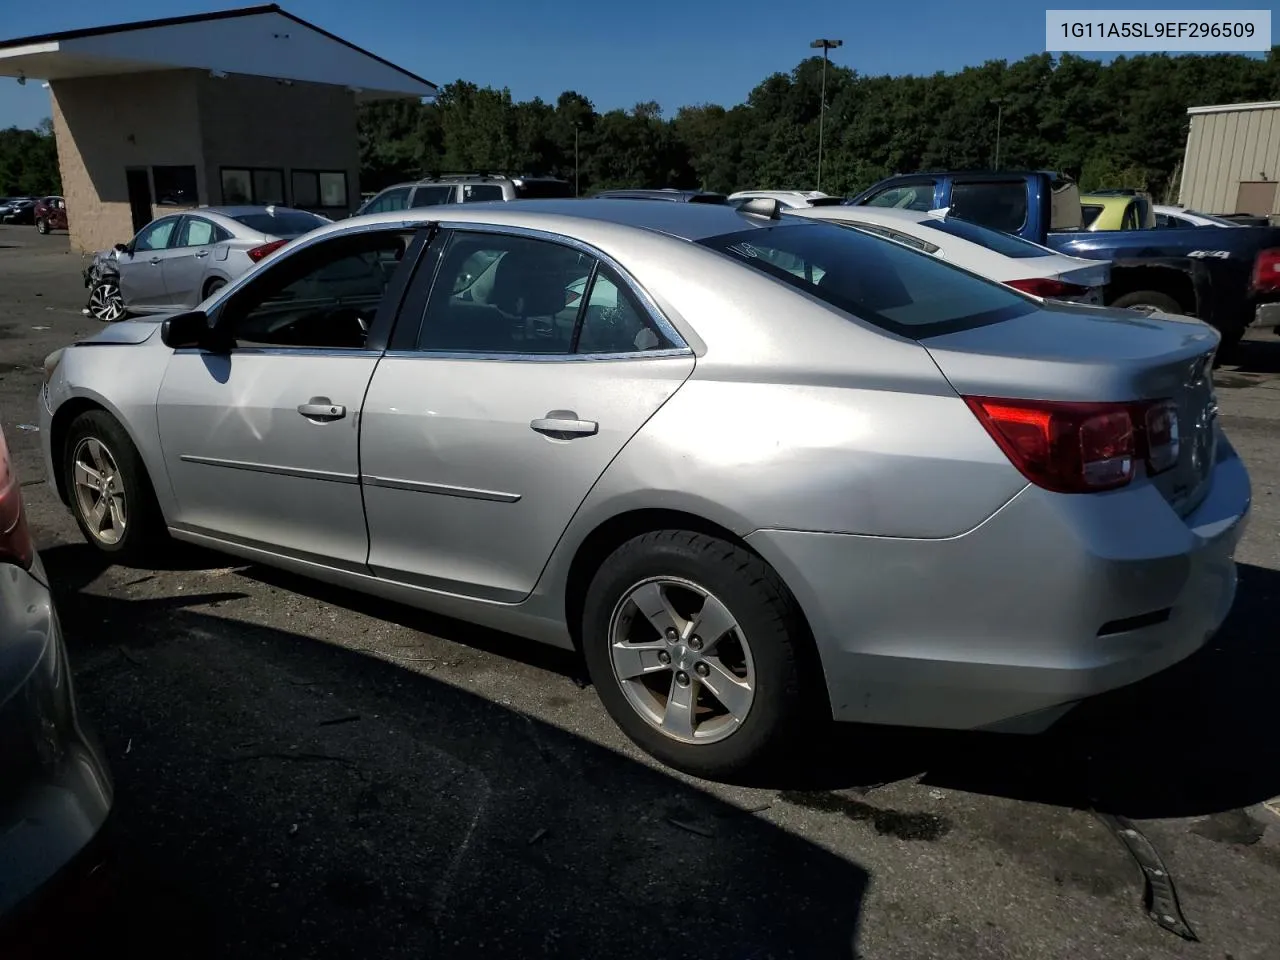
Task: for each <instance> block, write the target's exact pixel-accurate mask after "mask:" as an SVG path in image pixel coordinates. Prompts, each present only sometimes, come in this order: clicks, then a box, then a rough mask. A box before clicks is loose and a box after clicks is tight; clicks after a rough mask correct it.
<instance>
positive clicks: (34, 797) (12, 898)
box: [0, 568, 112, 929]
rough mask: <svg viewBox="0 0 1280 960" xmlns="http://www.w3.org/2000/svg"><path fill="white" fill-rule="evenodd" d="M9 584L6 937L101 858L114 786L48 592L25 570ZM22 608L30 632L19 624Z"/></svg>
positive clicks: (0, 815) (3, 754)
mask: <svg viewBox="0 0 1280 960" xmlns="http://www.w3.org/2000/svg"><path fill="white" fill-rule="evenodd" d="M37 574H40V571H39V570H38V569H37ZM0 579H2V580H3V581H4V582H3V583H2V584H0V592H3V594H4V596H3V600H4V601H5V605H6V607H7V608H8V612H6V614H5V615H4V616H3V617H0V620H2V621H3V628H4V629H3V632H2V633H0V666H2V669H0V696H4V695H6V694H7V699H5V700H4V702H3V703H2V704H0V771H3V779H0V927H3V928H6V929H8V928H10V926H11V924H12V923H14V922H17V921H18V919H19V918H20V916H22V915H25V914H27V913H28V912H29V910H30V908H31V906H32V904H33V903H34V902H36V901H38V900H39V899H40V898H41V895H42V894H43V892H44V891H45V888H46V886H47V885H48V884H50V882H51V881H53V880H54V879H55V878H57V877H59V876H62V875H65V871H66V869H67V868H68V867H69V866H71V865H75V864H77V863H80V862H82V858H83V856H84V851H86V850H91V849H92V848H91V844H92V843H93V841H94V839H95V837H97V836H98V834H99V832H100V830H101V828H102V826H103V824H104V823H105V822H106V819H107V816H108V813H109V812H110V810H111V805H112V785H111V779H110V776H109V774H108V772H107V767H106V763H105V762H104V760H103V758H102V755H101V753H100V751H99V749H98V747H97V745H96V743H95V742H94V741H93V739H92V738H91V737H90V736H89V734H88V733H87V732H86V731H85V729H84V727H83V725H82V724H81V722H80V719H79V717H78V716H77V713H76V705H75V697H74V692H73V690H72V683H71V673H70V669H69V666H68V663H67V656H66V650H65V647H64V644H63V640H62V634H61V630H60V628H59V625H58V618H57V615H56V614H55V613H54V610H53V604H52V600H51V598H50V596H49V592H48V590H47V588H46V587H45V586H44V584H43V583H42V582H41V580H40V579H38V578H37V576H33V575H32V574H29V573H26V572H25V571H21V570H18V569H17V568H7V569H5V570H4V571H0ZM15 600H16V601H18V602H19V603H21V604H22V607H20V608H18V609H20V610H22V612H23V613H22V616H23V622H22V623H15V622H14V615H13V614H14V612H15V608H14V607H13V606H11V605H10V603H11V601H15ZM15 628H17V629H19V630H20V632H18V633H15V632H14V631H15Z"/></svg>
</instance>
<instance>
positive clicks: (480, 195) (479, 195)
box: [462, 183, 503, 203]
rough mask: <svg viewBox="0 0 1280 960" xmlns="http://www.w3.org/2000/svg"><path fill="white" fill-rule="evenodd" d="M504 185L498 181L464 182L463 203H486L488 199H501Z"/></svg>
mask: <svg viewBox="0 0 1280 960" xmlns="http://www.w3.org/2000/svg"><path fill="white" fill-rule="evenodd" d="M501 199H503V197H502V187H500V186H498V185H497V184H496V183H464V184H463V185H462V202H463V203H484V202H485V201H487V200H501Z"/></svg>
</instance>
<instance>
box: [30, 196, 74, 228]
mask: <svg viewBox="0 0 1280 960" xmlns="http://www.w3.org/2000/svg"><path fill="white" fill-rule="evenodd" d="M36 229H37V230H38V231H40V232H41V233H48V232H49V231H50V230H66V229H67V201H65V200H63V199H62V197H41V198H40V199H39V200H37V201H36Z"/></svg>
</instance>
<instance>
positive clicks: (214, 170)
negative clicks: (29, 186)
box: [0, 4, 436, 250]
mask: <svg viewBox="0 0 1280 960" xmlns="http://www.w3.org/2000/svg"><path fill="white" fill-rule="evenodd" d="M0 76H10V77H18V78H20V79H21V80H23V81H26V80H27V79H31V80H47V81H48V87H49V91H50V95H51V100H52V117H53V130H54V134H55V136H56V138H57V143H58V164H59V167H60V169H61V173H62V187H63V196H64V197H65V198H66V201H67V211H68V221H69V225H70V232H71V244H72V246H73V248H76V249H79V250H96V249H102V248H105V247H110V246H111V245H112V244H114V243H118V242H122V241H125V240H128V238H129V237H131V236H133V234H134V233H135V232H137V230H139V229H140V228H141V227H142V226H143V225H144V224H146V223H147V222H149V221H150V220H152V219H153V218H154V217H155V216H157V215H159V214H161V213H169V212H172V211H173V210H175V209H181V208H185V207H195V206H201V205H208V206H216V205H219V204H233V203H234V204H239V203H255V204H268V203H274V204H284V205H287V206H293V207H299V208H301V209H305V210H314V211H316V212H319V213H323V214H325V215H327V216H345V215H346V214H348V213H350V212H351V211H352V210H353V209H354V208H355V207H356V206H357V205H358V203H359V198H360V182H359V176H360V163H359V155H358V143H357V137H356V105H357V104H358V103H360V102H362V101H366V100H377V99H389V98H398V97H411V98H415V99H416V98H423V97H430V96H434V94H435V89H436V88H435V86H434V85H433V84H432V83H430V82H429V81H427V80H424V79H422V78H421V77H418V76H416V75H414V74H412V73H409V72H408V71H406V70H403V69H402V68H400V67H397V66H395V65H394V64H391V63H389V62H387V61H386V60H383V59H382V58H380V57H378V56H376V55H374V54H372V53H369V52H368V51H365V50H362V49H360V48H359V47H356V46H354V45H353V44H350V43H348V42H346V41H345V40H342V39H341V38H339V37H336V36H334V35H333V34H331V33H328V32H327V31H325V30H322V29H320V28H319V27H316V26H314V25H312V24H310V23H307V22H306V21H304V20H301V19H299V18H297V17H295V16H293V15H292V14H289V13H286V12H285V11H283V10H281V9H280V8H279V7H278V6H276V5H275V4H271V5H268V6H260V7H249V8H245V9H240V10H230V11H224V12H220V13H213V14H204V15H200V16H190V17H173V18H169V19H166V20H151V21H146V22H142V23H129V24H119V25H115V26H109V27H98V28H92V29H87V30H76V31H68V32H64V33H57V34H47V35H45V36H38V37H24V38H22V39H19V40H8V41H3V42H0Z"/></svg>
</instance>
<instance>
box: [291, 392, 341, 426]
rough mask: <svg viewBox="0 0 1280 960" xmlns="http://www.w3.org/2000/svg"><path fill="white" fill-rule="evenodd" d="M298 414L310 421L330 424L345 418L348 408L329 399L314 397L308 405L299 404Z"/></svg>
mask: <svg viewBox="0 0 1280 960" xmlns="http://www.w3.org/2000/svg"><path fill="white" fill-rule="evenodd" d="M298 412H299V413H300V414H302V415H303V416H304V417H306V418H307V419H308V420H316V421H319V422H321V423H328V422H329V421H331V420H341V419H342V418H343V417H345V416H346V415H347V408H346V407H344V406H343V405H342V404H340V403H333V402H331V401H330V400H329V398H328V397H312V398H311V399H310V400H309V401H308V402H307V403H300V404H298Z"/></svg>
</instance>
